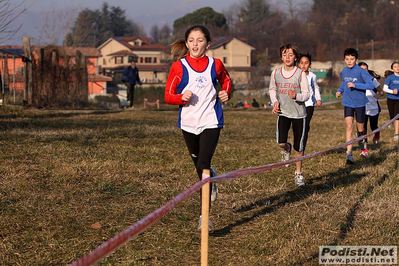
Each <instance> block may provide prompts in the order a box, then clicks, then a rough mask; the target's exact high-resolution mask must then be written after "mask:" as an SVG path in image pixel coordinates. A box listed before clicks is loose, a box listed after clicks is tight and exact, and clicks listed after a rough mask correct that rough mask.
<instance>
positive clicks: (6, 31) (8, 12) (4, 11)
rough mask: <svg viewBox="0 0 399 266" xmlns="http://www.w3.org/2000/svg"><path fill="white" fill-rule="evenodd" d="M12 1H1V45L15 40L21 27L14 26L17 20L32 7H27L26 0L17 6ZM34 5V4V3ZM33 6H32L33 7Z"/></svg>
mask: <svg viewBox="0 0 399 266" xmlns="http://www.w3.org/2000/svg"><path fill="white" fill-rule="evenodd" d="M11 2H12V1H11V0H0V43H1V44H4V43H6V42H8V41H10V40H13V39H14V37H15V36H16V34H17V33H18V31H19V30H20V29H21V27H22V24H21V25H17V26H15V25H14V22H15V21H16V19H17V18H18V17H19V16H20V15H22V13H24V12H25V11H26V10H27V9H28V8H29V7H30V6H28V7H25V6H24V5H23V4H24V3H25V0H23V1H21V3H19V4H17V5H12V4H11ZM32 4H33V3H32ZM32 4H31V5H32Z"/></svg>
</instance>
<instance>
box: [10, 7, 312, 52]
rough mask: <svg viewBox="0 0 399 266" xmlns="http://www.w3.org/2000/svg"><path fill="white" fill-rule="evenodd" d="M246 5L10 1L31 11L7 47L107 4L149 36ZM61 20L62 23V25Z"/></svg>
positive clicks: (18, 22) (16, 22)
mask: <svg viewBox="0 0 399 266" xmlns="http://www.w3.org/2000/svg"><path fill="white" fill-rule="evenodd" d="M243 1H245V0H112V1H111V0H108V1H102V0H25V1H24V0H10V2H11V5H12V6H18V5H21V6H20V7H19V10H21V9H22V8H23V7H26V8H28V9H27V11H26V12H25V13H24V14H23V15H22V16H20V17H19V18H18V19H17V20H16V21H15V22H14V24H15V25H21V24H22V28H21V30H20V32H19V36H18V37H17V38H16V39H14V40H13V41H12V42H11V43H10V42H8V43H7V44H12V45H21V44H22V41H21V37H34V36H37V35H38V32H39V31H40V30H41V29H42V23H43V21H46V20H44V16H48V15H49V14H56V15H57V16H58V17H61V14H67V13H68V12H69V13H70V14H72V11H73V12H74V15H75V18H76V17H77V14H78V13H79V11H81V10H83V9H85V8H89V9H91V10H95V9H100V8H101V6H102V4H103V3H104V2H107V3H108V4H109V6H119V7H120V8H121V9H123V10H126V12H125V14H126V17H127V18H128V19H131V20H133V21H134V22H136V23H140V24H142V25H143V26H144V28H145V30H146V32H147V35H148V36H149V35H150V29H151V27H152V26H154V25H155V24H157V25H158V26H159V27H162V26H163V25H164V24H168V25H169V26H170V27H171V28H173V21H174V20H176V19H177V18H180V17H182V16H184V15H185V14H187V13H191V12H194V11H195V10H197V9H199V8H202V7H208V6H209V7H212V8H213V10H215V11H216V12H219V13H222V12H223V11H226V10H228V9H229V8H230V7H231V5H233V4H240V3H243ZM298 1H299V2H300V1H301V2H312V0H294V2H298ZM269 2H270V3H271V4H272V5H274V6H276V5H278V4H277V3H280V5H281V2H282V1H279V0H270V1H269ZM280 8H284V5H281V7H280ZM71 10H72V11H71ZM61 20H62V19H59V21H61ZM60 41H62V40H60Z"/></svg>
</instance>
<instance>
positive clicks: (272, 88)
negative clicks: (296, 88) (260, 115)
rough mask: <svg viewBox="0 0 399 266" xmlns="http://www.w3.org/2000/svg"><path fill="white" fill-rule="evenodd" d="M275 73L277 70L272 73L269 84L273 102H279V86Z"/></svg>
mask: <svg viewBox="0 0 399 266" xmlns="http://www.w3.org/2000/svg"><path fill="white" fill-rule="evenodd" d="M275 73H276V70H273V72H272V74H271V75H270V84H269V94H270V101H271V102H272V103H273V104H275V103H276V102H277V86H276V79H275Z"/></svg>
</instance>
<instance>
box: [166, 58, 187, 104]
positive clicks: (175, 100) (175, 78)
mask: <svg viewBox="0 0 399 266" xmlns="http://www.w3.org/2000/svg"><path fill="white" fill-rule="evenodd" d="M182 76H183V66H182V65H181V63H180V62H179V61H178V62H175V63H174V64H173V65H172V67H171V69H170V72H169V75H168V79H167V81H166V86H165V102H166V103H168V104H173V105H181V104H185V103H186V102H184V101H182V99H181V98H182V96H183V95H182V94H178V93H177V85H179V83H180V81H181V78H182Z"/></svg>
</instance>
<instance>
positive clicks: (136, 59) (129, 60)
mask: <svg viewBox="0 0 399 266" xmlns="http://www.w3.org/2000/svg"><path fill="white" fill-rule="evenodd" d="M137 61H138V57H137V56H129V57H128V62H129V63H131V62H135V63H137Z"/></svg>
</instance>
